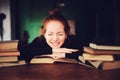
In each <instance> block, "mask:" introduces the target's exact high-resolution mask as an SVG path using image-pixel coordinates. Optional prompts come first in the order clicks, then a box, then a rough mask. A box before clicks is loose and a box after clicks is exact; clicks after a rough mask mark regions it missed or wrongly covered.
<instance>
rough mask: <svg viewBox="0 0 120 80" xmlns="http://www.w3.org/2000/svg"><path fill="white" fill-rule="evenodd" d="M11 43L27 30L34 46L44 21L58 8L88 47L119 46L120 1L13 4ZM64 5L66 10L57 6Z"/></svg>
mask: <svg viewBox="0 0 120 80" xmlns="http://www.w3.org/2000/svg"><path fill="white" fill-rule="evenodd" d="M10 1H11V20H12V22H11V23H12V25H11V26H12V28H14V29H12V30H14V31H12V32H13V33H12V39H19V36H20V34H21V33H22V32H23V31H24V30H27V31H28V33H29V35H30V38H29V42H31V41H32V40H33V39H34V38H35V37H36V36H38V35H39V30H40V26H41V25H42V20H43V19H44V18H45V17H46V16H48V15H49V11H50V10H51V9H52V8H54V7H58V8H59V9H60V11H61V12H62V13H63V15H64V16H65V17H66V18H67V19H68V20H69V19H72V20H74V21H75V29H76V35H78V36H79V37H80V38H81V39H82V41H83V43H84V44H85V45H88V44H89V43H90V42H92V41H93V40H96V39H97V40H99V41H100V40H101V41H102V42H104V43H110V44H115V45H120V0H10ZM61 3H64V4H65V6H59V5H58V4H61Z"/></svg>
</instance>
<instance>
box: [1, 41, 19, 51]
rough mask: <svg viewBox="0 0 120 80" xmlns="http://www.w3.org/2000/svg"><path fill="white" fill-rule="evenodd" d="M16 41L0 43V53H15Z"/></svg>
mask: <svg viewBox="0 0 120 80" xmlns="http://www.w3.org/2000/svg"><path fill="white" fill-rule="evenodd" d="M17 45H18V40H10V41H0V52H4V51H17Z"/></svg>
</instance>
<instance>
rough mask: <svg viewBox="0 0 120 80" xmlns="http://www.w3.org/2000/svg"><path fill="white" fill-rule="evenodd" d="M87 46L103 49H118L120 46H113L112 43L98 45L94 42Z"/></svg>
mask: <svg viewBox="0 0 120 80" xmlns="http://www.w3.org/2000/svg"><path fill="white" fill-rule="evenodd" d="M89 47H91V48H94V49H103V50H120V46H114V45H98V44H95V43H90V44H89Z"/></svg>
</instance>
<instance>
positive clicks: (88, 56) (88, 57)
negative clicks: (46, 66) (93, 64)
mask: <svg viewBox="0 0 120 80" xmlns="http://www.w3.org/2000/svg"><path fill="white" fill-rule="evenodd" d="M83 58H84V59H85V60H92V61H96V60H99V61H114V60H115V58H114V56H113V55H95V54H89V53H83Z"/></svg>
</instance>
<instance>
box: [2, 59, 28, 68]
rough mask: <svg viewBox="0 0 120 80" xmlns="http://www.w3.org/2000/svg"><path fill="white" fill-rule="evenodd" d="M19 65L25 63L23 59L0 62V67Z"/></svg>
mask: <svg viewBox="0 0 120 80" xmlns="http://www.w3.org/2000/svg"><path fill="white" fill-rule="evenodd" d="M20 65H26V63H25V61H24V60H22V61H16V62H4V63H0V67H13V66H20Z"/></svg>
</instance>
